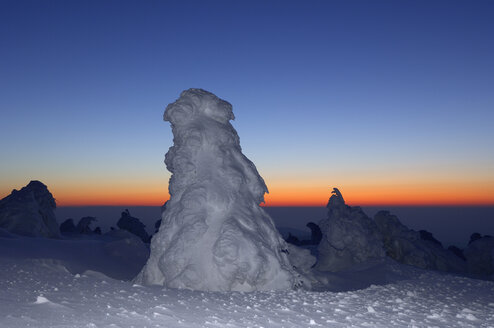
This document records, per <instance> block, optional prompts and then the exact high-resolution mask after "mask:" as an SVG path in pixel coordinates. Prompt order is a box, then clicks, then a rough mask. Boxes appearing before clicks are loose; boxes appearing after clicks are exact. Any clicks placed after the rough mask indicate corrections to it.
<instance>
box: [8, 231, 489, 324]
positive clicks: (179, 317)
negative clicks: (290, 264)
mask: <svg viewBox="0 0 494 328" xmlns="http://www.w3.org/2000/svg"><path fill="white" fill-rule="evenodd" d="M106 242H115V241H106ZM103 243H104V242H103ZM21 245H22V246H21ZM100 246H101V247H103V248H100V249H104V246H102V245H100ZM100 246H98V241H96V240H94V239H93V240H83V239H80V240H47V239H43V238H28V237H17V238H8V237H0V268H1V269H0V327H312V326H314V327H494V282H489V281H483V280H474V279H470V278H465V277H460V276H454V275H449V274H443V273H438V272H434V271H423V270H418V269H414V268H411V267H409V266H405V265H400V264H396V263H394V262H387V263H383V264H377V265H374V266H370V267H361V268H357V269H355V270H354V271H353V272H345V273H342V274H340V275H339V276H338V275H335V274H333V275H330V276H327V277H326V279H327V280H328V282H329V286H332V287H331V288H332V289H333V290H338V289H341V290H351V289H353V288H363V289H358V290H352V291H344V292H334V291H317V292H315V291H312V292H310V291H304V290H297V291H276V292H252V293H241V292H198V291H189V290H175V289H167V288H163V287H158V286H152V287H145V286H139V285H135V284H133V283H132V282H131V281H125V280H118V279H114V278H110V277H108V275H110V276H111V275H114V272H113V271H114V270H115V268H116V264H115V263H116V261H117V260H118V258H117V259H116V258H115V256H111V253H109V252H102V251H96V250H98V249H99V248H98V247H100ZM41 250H42V251H41ZM129 250H130V249H129ZM127 253H128V252H127ZM109 254H110V255H109ZM129 255H132V254H129ZM136 256H137V255H136ZM139 256H142V255H139ZM139 256H137V257H139ZM105 258H107V259H108V261H104V259H105ZM77 262H79V265H78V266H76V265H74V263H77ZM117 262H118V261H117ZM84 267H86V268H84ZM122 267H125V266H120V268H122ZM95 269H97V270H98V271H99V272H98V271H96V270H95ZM121 270H123V271H124V272H121V273H120V274H121V275H123V276H125V275H126V274H127V275H129V274H130V273H131V272H128V273H125V270H124V269H121ZM128 270H129V271H133V272H135V271H136V269H135V268H132V267H129V268H128ZM105 273H106V275H105ZM372 281H374V282H375V284H373V285H370V286H369V284H370V283H372ZM389 281H390V283H387V284H384V283H386V282H389ZM378 284H379V285H378Z"/></svg>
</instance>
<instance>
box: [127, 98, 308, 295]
mask: <svg viewBox="0 0 494 328" xmlns="http://www.w3.org/2000/svg"><path fill="white" fill-rule="evenodd" d="M232 119H234V115H233V112H232V106H231V105H230V104H229V103H228V102H226V101H224V100H222V99H219V98H218V97H216V96H215V95H213V94H212V93H210V92H207V91H204V90H201V89H189V90H186V91H184V92H182V94H181V95H180V98H179V99H178V100H177V101H175V102H174V103H171V104H169V105H168V106H167V107H166V110H165V114H164V120H165V121H168V122H170V123H171V126H172V132H173V136H174V140H173V141H174V145H173V146H172V147H171V148H170V149H169V151H168V153H167V154H166V157H165V163H166V166H167V168H168V170H169V171H170V172H172V176H171V178H170V183H169V192H170V200H169V201H168V203H167V205H166V211H164V213H163V216H162V223H161V225H160V229H159V231H158V233H157V234H155V235H154V236H153V238H152V241H151V255H150V258H149V260H148V262H147V264H146V266H145V267H144V269H143V270H142V272H141V273H140V274H139V276H138V277H137V278H136V282H138V283H141V284H146V285H150V284H157V285H164V286H167V287H173V288H187V289H194V290H209V291H230V290H232V291H256V290H277V289H291V288H294V287H296V286H298V285H300V283H301V281H302V278H300V277H299V276H298V274H297V273H296V272H295V271H294V270H293V268H292V266H291V265H290V263H289V260H288V257H287V245H286V243H285V241H284V240H283V239H282V237H281V236H280V235H279V233H278V231H277V230H276V228H275V226H274V223H273V221H272V219H271V218H270V217H269V215H268V214H267V213H266V212H264V210H263V209H262V208H261V207H260V206H259V204H260V203H261V202H263V201H264V193H265V192H267V187H266V185H265V184H264V180H263V179H262V178H261V176H260V175H259V173H258V172H257V169H256V167H255V165H254V164H253V163H252V162H251V161H250V160H249V159H247V157H245V156H244V155H243V154H242V150H241V148H240V141H239V137H238V135H237V132H236V131H235V129H234V128H233V126H232V125H231V124H230V122H229V121H230V120H232Z"/></svg>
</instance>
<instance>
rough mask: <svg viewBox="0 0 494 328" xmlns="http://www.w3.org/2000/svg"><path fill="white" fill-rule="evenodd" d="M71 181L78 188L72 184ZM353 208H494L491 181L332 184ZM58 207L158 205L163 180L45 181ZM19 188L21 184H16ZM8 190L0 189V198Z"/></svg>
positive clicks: (285, 194)
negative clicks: (444, 206)
mask: <svg viewBox="0 0 494 328" xmlns="http://www.w3.org/2000/svg"><path fill="white" fill-rule="evenodd" d="M74 185H75V186H76V187H74ZM332 186H335V187H337V188H339V189H340V191H341V193H342V194H343V197H344V198H345V201H346V203H347V204H349V205H353V206H380V205H390V206H393V205H394V206H399V205H402V206H434V205H437V206H441V205H459V206H467V205H471V206H489V205H490V206H494V183H492V182H485V183H479V182H476V183H473V182H472V183H465V182H437V181H436V182H435V183H423V182H422V183H419V182H417V183H415V184H412V183H401V184H398V183H394V184H393V183H382V184H381V183H380V184H377V183H367V184H366V183H363V182H360V183H355V182H353V183H350V184H338V183H335V184H334V185H332ZM48 187H49V190H50V191H51V193H52V194H53V196H54V197H55V199H56V201H57V205H58V206H120V205H127V206H161V205H163V203H164V202H165V201H166V200H168V198H169V195H168V188H167V181H165V179H163V180H161V181H149V180H146V181H142V180H134V181H126V182H122V181H114V182H112V183H108V182H107V183H103V182H102V181H94V180H93V181H84V182H81V181H77V183H74V184H66V183H63V184H58V183H50V184H48ZM268 187H269V194H265V201H266V202H265V203H263V204H261V205H262V206H326V204H327V202H328V199H329V197H330V196H331V191H332V187H328V186H327V185H326V183H325V181H322V182H321V181H305V182H304V183H301V182H300V181H298V182H294V183H293V184H290V183H289V182H287V181H286V180H285V181H281V180H278V181H273V183H271V184H269V185H268ZM18 189H20V188H18ZM10 191H11V190H1V195H0V198H3V197H5V196H7V195H8V194H10Z"/></svg>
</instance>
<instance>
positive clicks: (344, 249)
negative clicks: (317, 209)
mask: <svg viewBox="0 0 494 328" xmlns="http://www.w3.org/2000/svg"><path fill="white" fill-rule="evenodd" d="M332 194H333V195H332V196H331V197H330V199H329V202H328V206H327V207H328V218H327V219H325V220H322V221H321V222H320V223H319V226H320V228H321V231H322V239H321V242H320V243H319V247H318V251H319V259H318V262H317V264H316V269H318V270H320V271H333V272H335V271H341V270H344V269H346V268H349V267H351V266H353V265H355V264H358V263H362V262H365V261H368V260H371V259H379V258H384V257H385V252H384V248H383V245H382V241H381V235H380V233H379V230H378V228H377V226H376V224H375V223H374V221H373V220H372V219H370V218H369V217H368V216H367V215H365V213H364V212H363V211H362V209H361V208H360V207H352V206H348V205H346V204H345V200H344V199H343V196H342V195H341V193H340V191H339V190H338V189H337V188H334V189H333V191H332Z"/></svg>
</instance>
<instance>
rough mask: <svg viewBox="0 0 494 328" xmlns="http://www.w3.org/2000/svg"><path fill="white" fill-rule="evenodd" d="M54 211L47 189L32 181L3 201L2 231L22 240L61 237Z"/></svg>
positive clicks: (1, 202) (53, 204)
mask: <svg viewBox="0 0 494 328" xmlns="http://www.w3.org/2000/svg"><path fill="white" fill-rule="evenodd" d="M55 208H56V204H55V199H54V198H53V195H52V194H51V193H50V192H49V191H48V188H47V187H46V186H45V185H44V184H43V183H41V182H39V181H35V180H33V181H31V182H29V184H28V185H27V186H25V187H23V188H22V189H21V190H15V189H14V190H13V191H12V193H11V194H10V195H8V196H7V197H5V198H4V199H2V200H0V228H3V229H5V230H7V231H9V232H11V233H15V234H18V235H23V236H30V237H49V238H56V237H59V236H60V232H59V230H58V223H57V219H56V217H55V213H54V212H53V210H54V209H55Z"/></svg>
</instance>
